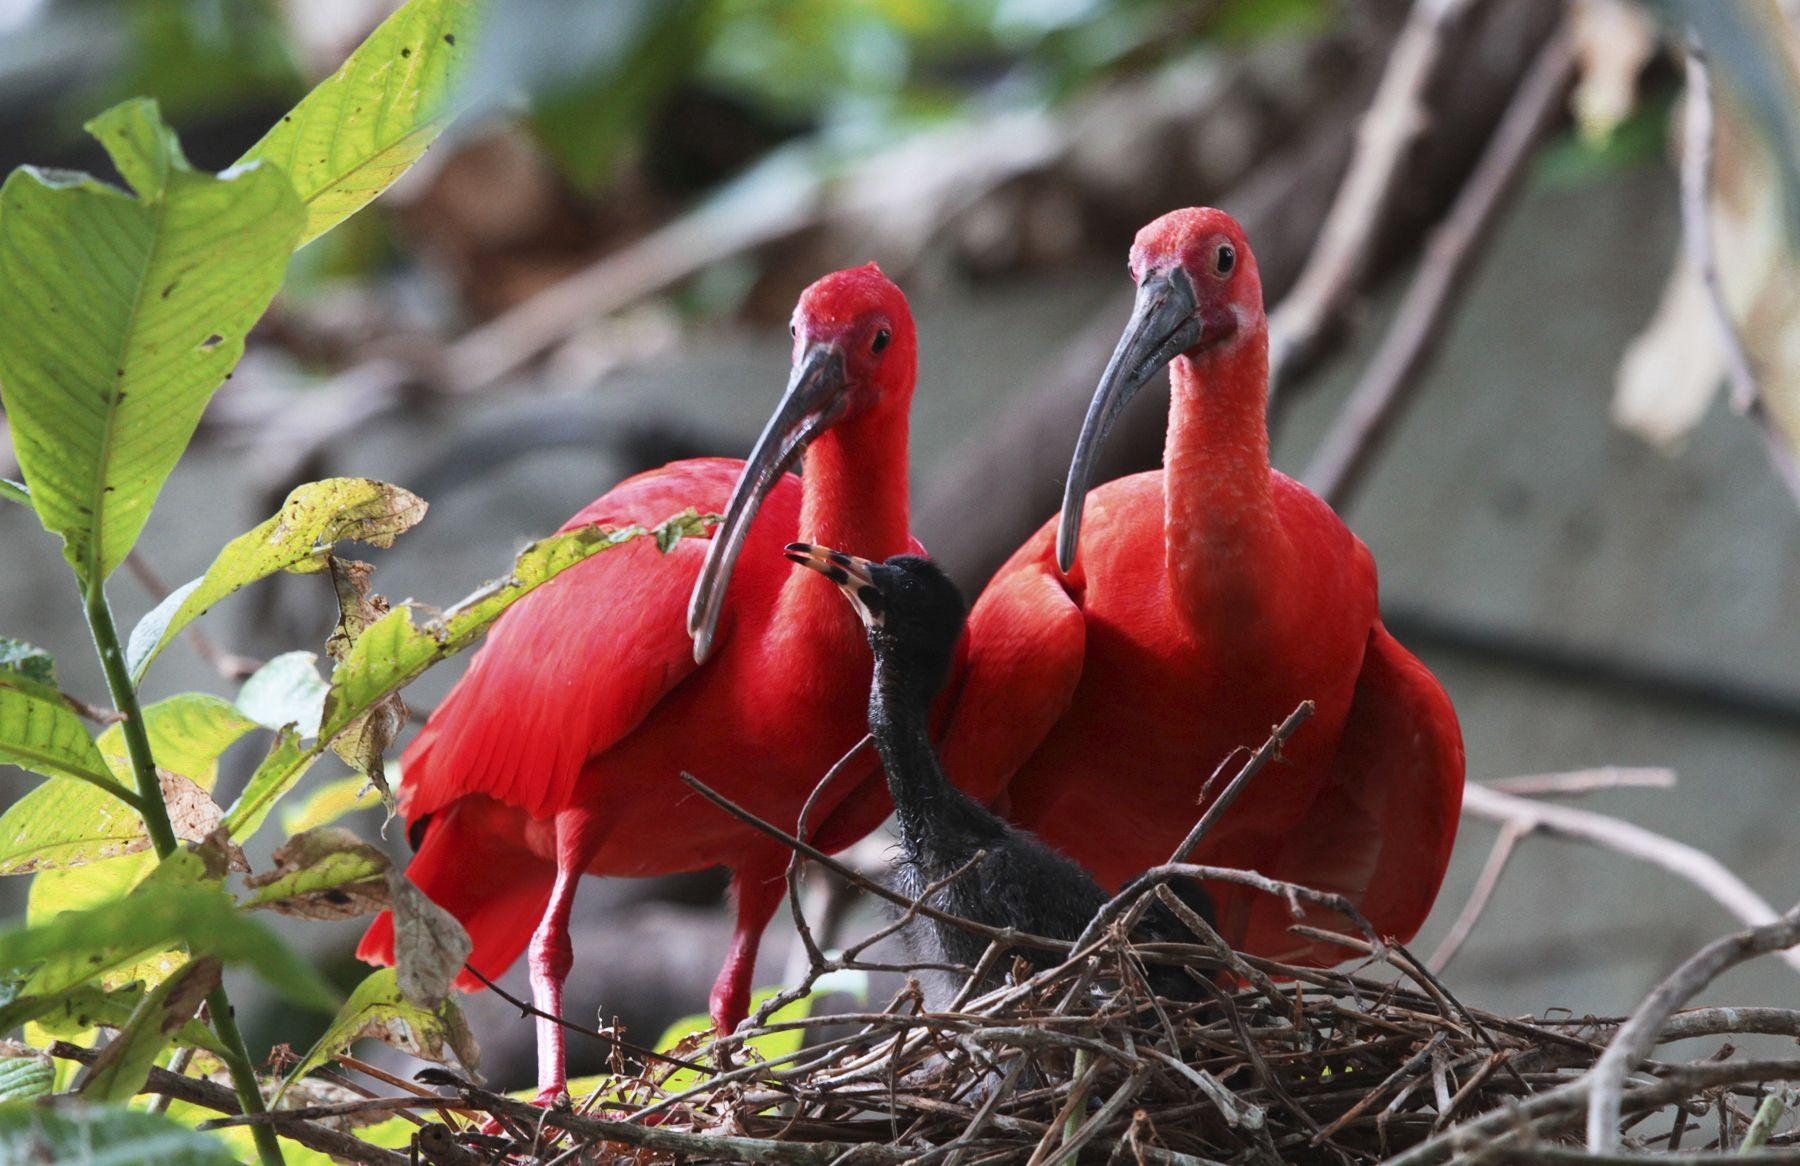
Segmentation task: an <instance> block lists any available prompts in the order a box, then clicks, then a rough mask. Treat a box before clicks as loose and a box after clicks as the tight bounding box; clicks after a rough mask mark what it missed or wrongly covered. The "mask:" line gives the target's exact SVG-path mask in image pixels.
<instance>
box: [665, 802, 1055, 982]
mask: <svg viewBox="0 0 1800 1166" xmlns="http://www.w3.org/2000/svg"><path fill="white" fill-rule="evenodd" d="M681 780H682V781H684V782H686V783H687V784H688V787H689V788H691V789H693V790H694V791H695V792H696V793H698V794H699V795H700V796H701V797H703V798H705V799H706V800H707V801H709V802H711V803H712V804H713V805H715V806H718V807H719V808H720V809H721V810H724V811H725V812H726V813H728V814H730V815H731V816H732V817H734V818H736V819H737V820H738V821H740V822H743V823H744V824H745V825H747V826H750V827H753V828H754V829H757V830H760V831H761V832H762V833H764V834H766V835H768V836H769V837H771V838H773V839H775V840H776V841H777V842H780V843H782V844H783V845H786V846H789V847H791V848H793V849H794V850H796V851H798V852H799V853H801V854H804V855H805V856H806V857H807V858H810V859H812V860H813V861H814V862H816V863H818V864H819V865H820V866H822V867H824V868H825V869H826V870H829V871H833V872H835V873H836V874H837V875H839V876H840V877H842V878H844V879H846V880H848V881H849V882H851V883H853V884H854V885H856V886H858V887H860V888H862V889H863V890H865V891H868V892H869V893H870V894H873V895H877V896H879V897H881V898H883V899H886V900H887V901H888V902H890V903H892V904H894V905H895V906H896V907H899V908H901V909H902V910H905V909H908V908H912V907H917V909H918V913H919V914H921V915H923V916H925V917H926V918H927V919H935V920H937V921H938V922H939V923H948V924H950V925H951V926H952V927H960V928H962V929H963V930H965V931H967V932H969V933H971V934H973V935H979V936H981V937H982V938H983V939H988V940H995V941H998V942H1002V943H1008V944H1012V945H1015V946H1019V945H1022V946H1025V947H1038V948H1043V949H1045V950H1046V951H1059V952H1067V951H1069V950H1070V945H1069V944H1068V943H1067V942H1065V941H1063V940H1060V939H1049V938H1046V937H1045V936H1042V935H1031V934H1029V933H1027V932H1024V931H1018V930H1015V929H1014V928H1011V927H990V926H988V925H987V924H985V923H977V922H976V921H975V920H973V919H964V918H963V917H962V916H960V915H952V914H950V913H949V912H947V911H940V910H938V909H937V908H936V907H931V906H927V905H925V904H924V903H915V902H914V900H912V899H909V898H907V897H906V896H905V895H903V894H901V893H900V892H898V891H895V890H892V889H890V888H888V887H884V886H882V885H881V884H880V883H878V882H876V881H875V880H874V879H872V878H869V877H868V876H867V875H865V874H863V873H862V872H861V871H859V870H856V869H854V868H853V867H849V866H846V865H845V864H843V863H841V862H839V861H837V860H836V859H835V858H832V857H831V856H830V855H829V854H826V853H825V852H824V851H822V850H820V849H819V848H818V847H816V846H813V845H812V844H810V843H807V842H802V841H800V839H798V838H796V837H794V836H793V835H792V834H789V833H788V832H787V831H786V830H783V829H782V828H781V827H779V826H776V825H773V824H771V823H769V822H766V821H764V820H763V819H761V818H759V817H757V816H756V815H755V814H753V813H751V812H750V811H749V810H746V809H745V808H744V807H742V806H740V805H738V804H737V803H736V802H734V801H732V800H731V799H730V798H728V797H726V796H725V795H724V794H722V793H719V792H718V791H717V790H715V789H713V788H712V787H711V786H708V785H707V784H706V783H705V782H703V781H701V780H700V779H699V778H697V777H695V776H694V775H693V774H691V773H684V774H682V775H681Z"/></svg>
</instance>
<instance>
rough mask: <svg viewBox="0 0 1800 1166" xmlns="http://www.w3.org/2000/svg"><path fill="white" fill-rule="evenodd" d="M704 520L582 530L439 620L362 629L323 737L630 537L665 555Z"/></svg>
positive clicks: (386, 620)
mask: <svg viewBox="0 0 1800 1166" xmlns="http://www.w3.org/2000/svg"><path fill="white" fill-rule="evenodd" d="M707 523H708V520H707V519H705V518H702V517H701V516H700V515H698V514H696V513H695V512H694V511H692V510H689V511H687V512H685V513H683V514H678V515H676V516H675V517H673V518H670V519H668V520H667V521H666V522H663V523H660V524H658V526H657V527H656V528H655V529H654V530H645V529H644V528H642V527H638V526H628V527H625V528H623V529H620V530H609V529H607V528H605V527H598V526H584V527H580V528H577V529H575V530H570V531H564V532H563V533H561V534H556V535H552V536H551V537H549V538H547V539H543V540H541V541H539V542H535V543H533V544H532V545H530V546H528V547H526V548H525V549H524V550H523V551H521V552H520V553H519V557H518V559H517V560H516V561H515V562H514V563H513V569H512V573H511V574H510V575H508V576H507V577H506V578H504V579H497V580H495V581H494V582H492V583H489V584H488V585H487V586H485V587H483V588H480V589H479V590H477V591H476V592H474V593H473V594H472V595H470V596H469V597H468V598H466V599H464V600H463V601H462V602H460V603H458V604H456V605H455V606H454V607H451V608H449V609H447V610H446V611H444V612H443V613H441V614H439V615H436V616H431V615H427V616H426V617H425V621H424V623H423V624H422V625H421V624H420V622H419V620H418V616H419V615H420V614H421V613H420V612H418V611H416V610H415V609H414V608H413V607H412V605H410V604H403V605H402V606H400V607H397V608H395V609H394V610H393V611H391V612H389V613H388V614H387V615H386V616H384V617H383V618H382V619H380V620H378V621H377V622H376V623H374V624H373V625H371V626H370V627H368V628H367V629H366V630H365V631H364V632H363V633H362V635H361V636H359V637H357V640H356V643H355V644H353V645H352V646H351V648H350V651H349V652H348V653H346V654H345V656H344V659H343V662H342V663H341V664H339V665H338V667H337V670H336V671H335V672H333V673H332V676H331V692H330V694H329V695H328V696H327V697H326V698H325V720H324V723H323V725H322V727H321V729H320V734H321V736H322V737H330V736H335V735H336V734H338V733H340V732H342V731H343V730H344V729H345V728H346V727H347V726H348V725H349V724H350V723H351V722H352V721H354V720H356V718H358V717H360V716H361V715H363V714H364V713H365V712H367V711H368V710H369V709H371V708H374V707H375V706H376V705H378V704H379V703H380V702H381V701H382V700H383V699H385V698H386V697H387V695H388V694H390V693H393V692H398V691H399V690H400V689H401V688H402V687H404V686H405V685H407V684H408V683H410V682H411V681H412V680H414V679H415V678H416V677H418V676H419V675H420V674H421V673H423V672H424V671H425V670H426V669H427V668H429V667H430V666H431V665H433V664H435V663H437V662H438V661H439V660H442V659H444V658H446V657H448V656H452V655H454V654H456V653H457V652H460V651H462V650H463V649H464V648H466V647H468V646H469V645H470V644H472V643H474V642H475V640H476V639H478V638H479V637H480V636H481V634H482V633H483V632H485V631H487V629H488V627H489V626H490V625H492V624H493V622H494V621H495V620H496V619H498V618H500V616H501V615H502V614H503V613H504V612H505V611H506V609H507V608H508V607H510V606H512V604H514V603H516V602H517V601H518V600H520V599H522V598H524V597H525V596H526V595H528V594H530V593H531V592H532V591H534V590H536V589H537V588H538V587H540V586H542V585H543V584H545V583H548V582H549V581H550V580H551V579H554V578H555V577H556V576H557V575H560V574H561V573H562V572H564V571H566V570H568V569H569V568H570V567H573V566H575V565H576V564H577V563H581V562H584V561H585V560H587V559H589V558H592V557H593V556H594V555H597V554H599V553H600V552H602V551H606V550H610V549H611V548H613V547H616V546H621V545H623V544H625V543H628V542H630V541H631V540H632V539H635V538H642V537H645V536H650V537H654V538H655V539H656V541H657V545H658V546H662V547H664V548H665V549H666V548H667V547H669V546H672V545H674V541H675V540H677V539H680V538H683V537H689V536H694V535H699V534H702V533H704V532H705V530H706V527H707Z"/></svg>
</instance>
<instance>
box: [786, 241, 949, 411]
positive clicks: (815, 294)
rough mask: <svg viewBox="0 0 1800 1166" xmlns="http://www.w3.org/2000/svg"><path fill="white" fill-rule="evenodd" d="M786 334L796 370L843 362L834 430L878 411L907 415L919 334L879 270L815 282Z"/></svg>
mask: <svg viewBox="0 0 1800 1166" xmlns="http://www.w3.org/2000/svg"><path fill="white" fill-rule="evenodd" d="M788 330H789V331H790V332H791V333H793V337H794V367H795V368H796V369H798V368H801V367H802V366H804V365H805V364H806V363H807V361H808V360H809V359H810V358H811V357H812V355H813V354H814V353H815V352H821V351H822V352H827V353H836V354H838V355H840V356H841V357H842V360H843V366H844V368H843V385H842V388H841V395H842V405H841V409H840V411H839V412H838V413H837V414H836V415H835V416H834V418H833V419H832V421H831V422H830V424H833V425H835V424H839V423H841V422H844V421H849V420H851V419H853V418H856V417H860V416H862V415H864V414H865V413H868V412H870V411H872V410H876V409H879V410H881V411H884V412H885V411H886V410H888V409H891V408H895V407H898V408H899V409H900V411H901V412H902V413H904V412H905V411H906V409H907V407H908V405H909V404H910V399H911V397H912V387H913V380H914V374H915V373H916V372H917V370H918V360H919V346H918V333H917V331H916V330H915V329H914V327H913V318H912V309H911V308H910V307H909V306H908V305H907V302H906V296H905V295H904V294H903V293H902V292H901V291H900V289H899V287H897V286H895V284H894V281H893V280H891V279H889V278H888V277H887V276H885V275H883V274H882V273H881V268H879V267H877V266H875V264H873V263H865V264H864V265H863V266H861V267H851V268H847V269H846V270H844V271H834V272H832V273H831V274H830V275H827V276H825V277H824V278H822V279H819V280H817V281H815V282H814V283H813V285H812V286H811V287H809V288H807V289H806V290H805V291H803V292H801V293H800V302H799V303H798V304H796V305H795V306H794V316H793V320H792V322H791V323H790V324H789V326H788Z"/></svg>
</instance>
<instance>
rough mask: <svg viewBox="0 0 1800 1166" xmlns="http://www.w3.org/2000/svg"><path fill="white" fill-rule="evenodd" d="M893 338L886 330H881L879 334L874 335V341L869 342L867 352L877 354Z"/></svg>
mask: <svg viewBox="0 0 1800 1166" xmlns="http://www.w3.org/2000/svg"><path fill="white" fill-rule="evenodd" d="M893 338H894V337H893V335H892V334H891V333H890V332H889V331H888V330H887V329H886V328H883V329H881V330H880V331H879V332H876V333H875V339H874V340H872V341H870V342H869V351H870V352H874V353H877V354H879V353H880V352H881V351H882V350H883V349H885V348H887V346H888V341H890V340H892V339H893Z"/></svg>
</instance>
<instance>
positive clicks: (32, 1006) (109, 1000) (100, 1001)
mask: <svg viewBox="0 0 1800 1166" xmlns="http://www.w3.org/2000/svg"><path fill="white" fill-rule="evenodd" d="M144 996H145V990H144V985H143V984H142V983H136V982H134V983H130V984H120V985H118V986H117V987H113V988H105V987H101V986H99V985H97V984H81V985H78V986H76V987H73V988H69V989H66V990H64V991H61V992H56V993H52V994H50V995H47V996H20V997H18V998H17V999H15V1000H13V1001H12V1002H10V1003H8V1004H7V1005H5V1006H4V1007H0V1032H10V1031H11V1030H12V1029H14V1028H17V1027H18V1026H19V1025H21V1024H35V1025H37V1026H38V1027H39V1029H40V1031H42V1032H44V1033H47V1034H48V1035H50V1036H54V1037H60V1038H62V1039H64V1040H69V1039H73V1038H75V1037H78V1036H79V1035H80V1034H82V1033H84V1032H87V1031H89V1030H91V1029H95V1028H115V1029H117V1028H124V1027H125V1025H126V1024H127V1023H129V1022H130V1020H131V1014H132V1013H133V1012H134V1011H135V1010H136V1009H137V1007H138V1005H139V1004H141V1003H142V1002H143V999H144ZM175 1041H176V1043H178V1044H184V1045H192V1046H194V1047H195V1048H201V1049H205V1050H206V1051H207V1052H209V1053H213V1054H214V1055H220V1054H222V1053H223V1052H224V1046H222V1045H220V1044H219V1039H218V1037H216V1036H214V1035H213V1032H212V1030H211V1029H209V1028H207V1027H206V1026H205V1025H204V1024H201V1023H200V1022H199V1021H197V1020H190V1021H188V1022H187V1023H186V1024H184V1025H182V1026H181V1028H180V1029H179V1030H178V1031H177V1032H176V1034H175Z"/></svg>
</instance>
